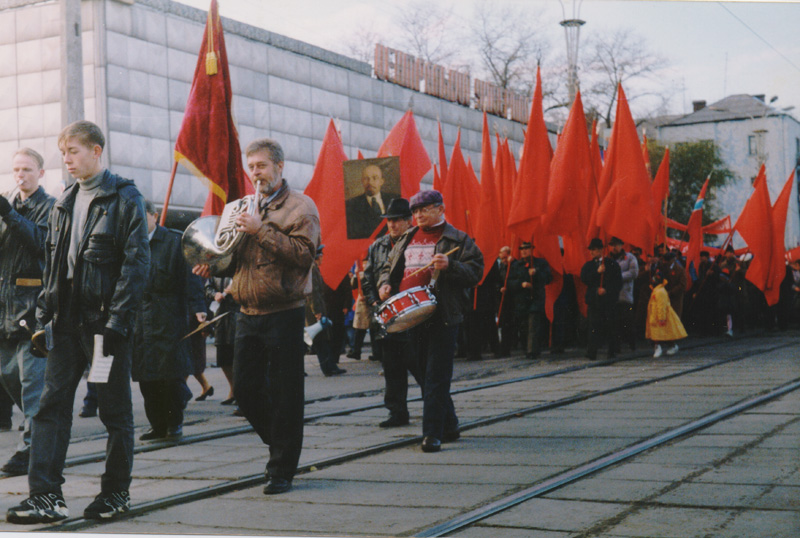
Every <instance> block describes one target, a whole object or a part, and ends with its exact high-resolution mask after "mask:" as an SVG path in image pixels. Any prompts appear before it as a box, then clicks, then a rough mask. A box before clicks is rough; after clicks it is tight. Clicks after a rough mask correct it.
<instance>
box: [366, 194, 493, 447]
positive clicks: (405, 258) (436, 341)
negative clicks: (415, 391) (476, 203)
mask: <svg viewBox="0 0 800 538" xmlns="http://www.w3.org/2000/svg"><path fill="white" fill-rule="evenodd" d="M409 202H410V209H411V213H412V215H413V216H414V219H415V220H416V224H417V225H416V226H415V227H412V228H411V229H409V230H408V231H407V232H406V233H405V235H403V236H402V237H401V238H400V239H399V240H398V241H397V243H396V244H395V246H394V248H392V251H391V252H390V253H389V259H388V260H387V261H386V263H385V264H384V265H383V268H382V270H381V272H380V277H379V279H378V286H379V287H378V290H379V294H380V298H381V300H384V301H385V300H386V299H388V298H389V297H391V296H392V295H394V294H396V293H400V292H403V291H405V290H408V289H411V288H414V287H418V286H430V287H432V288H433V293H434V295H435V296H436V301H437V304H438V306H437V308H436V311H435V312H434V314H433V315H432V316H431V317H430V318H429V319H427V320H426V321H425V322H423V323H422V324H420V325H417V326H416V327H413V328H411V329H409V330H408V336H409V340H410V351H411V355H412V356H417V357H419V360H420V371H421V372H422V373H423V377H424V387H423V394H422V396H423V411H422V434H423V437H424V438H423V440H422V450H423V452H438V451H439V450H441V444H442V442H448V441H455V440H456V439H458V438H459V436H460V434H459V431H458V418H457V417H456V413H455V407H454V406H453V400H452V398H451V397H450V381H451V379H452V377H453V357H454V355H455V348H456V340H457V337H458V326H459V325H460V324H461V321H462V320H463V319H464V312H466V311H467V309H468V308H469V294H468V290H469V288H472V287H474V286H477V285H478V282H480V279H481V276H483V255H482V254H481V251H480V249H478V247H477V246H476V245H475V242H474V241H473V240H472V239H471V238H470V237H469V236H468V235H467V234H466V233H464V232H462V231H460V230H457V229H455V228H454V227H453V226H452V225H450V224H448V223H447V222H446V221H445V207H444V202H443V200H442V195H441V193H439V192H438V191H434V190H429V191H421V192H418V193H417V194H415V195H414V196H412V197H411V200H410V201H409ZM429 264H430V265H429Z"/></svg>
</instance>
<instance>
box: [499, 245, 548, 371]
mask: <svg viewBox="0 0 800 538" xmlns="http://www.w3.org/2000/svg"><path fill="white" fill-rule="evenodd" d="M552 280H553V275H552V273H551V272H550V265H549V264H548V263H547V261H546V260H545V259H544V258H537V257H535V256H534V255H533V245H532V244H531V243H528V242H527V241H526V242H524V243H522V244H521V245H520V246H519V260H516V261H515V262H514V263H513V264H512V265H511V275H510V276H509V278H508V287H509V289H510V290H511V292H512V295H513V297H514V308H515V311H516V319H517V325H518V326H519V328H520V333H521V334H522V335H523V337H522V342H523V343H524V344H525V357H526V358H528V359H531V360H533V359H536V358H537V357H539V353H540V349H541V345H540V340H541V328H542V323H543V322H544V306H545V289H544V287H545V286H546V285H547V284H549V283H550V282H551V281H552Z"/></svg>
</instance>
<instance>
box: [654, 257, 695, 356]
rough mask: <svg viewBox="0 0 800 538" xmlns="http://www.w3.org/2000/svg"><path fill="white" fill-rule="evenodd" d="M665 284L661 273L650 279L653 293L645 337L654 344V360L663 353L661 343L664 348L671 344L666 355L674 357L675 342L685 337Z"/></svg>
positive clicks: (676, 346)
mask: <svg viewBox="0 0 800 538" xmlns="http://www.w3.org/2000/svg"><path fill="white" fill-rule="evenodd" d="M666 283H667V281H666V280H665V279H664V276H663V275H662V274H661V272H660V271H658V272H656V274H655V275H654V276H653V279H652V285H653V286H654V287H653V293H652V294H650V302H649V303H647V325H646V327H645V336H646V337H647V338H648V339H649V340H652V341H653V343H655V350H654V353H653V357H655V358H658V357H660V356H661V354H662V353H663V350H662V349H661V344H662V343H663V344H664V345H665V346H666V345H667V344H669V343H670V342H671V343H672V345H671V346H670V347H669V348H668V349H667V355H674V354H675V353H677V352H678V344H676V343H675V341H676V340H680V339H681V338H686V336H687V335H686V329H684V327H683V323H681V318H679V317H678V314H677V313H676V312H675V310H673V309H672V305H670V302H669V295H668V294H667V290H666V289H664V285H665V284H666Z"/></svg>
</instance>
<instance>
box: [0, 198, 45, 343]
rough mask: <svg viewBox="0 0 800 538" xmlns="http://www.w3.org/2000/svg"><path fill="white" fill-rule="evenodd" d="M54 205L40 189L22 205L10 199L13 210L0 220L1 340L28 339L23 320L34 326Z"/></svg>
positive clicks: (15, 199) (16, 200)
mask: <svg viewBox="0 0 800 538" xmlns="http://www.w3.org/2000/svg"><path fill="white" fill-rule="evenodd" d="M55 201H56V199H55V198H53V197H52V196H50V195H49V194H47V193H46V192H45V191H44V189H43V188H42V187H39V190H37V191H36V192H34V193H33V195H32V196H30V197H29V198H28V199H27V200H25V201H24V202H22V201H20V199H19V197H15V198H14V199H10V200H9V202H11V206H12V210H11V212H10V213H9V214H8V215H6V216H5V217H3V218H2V219H0V338H8V339H14V340H18V339H25V338H30V333H29V332H28V331H27V330H26V329H24V328H22V327H21V326H20V324H19V322H20V321H21V320H23V319H24V320H25V322H26V323H27V324H28V327H30V328H31V329H33V328H34V327H35V325H36V321H35V313H36V298H37V297H38V296H39V292H40V291H41V289H42V270H43V269H44V246H45V239H46V238H47V218H48V216H49V215H50V209H52V207H53V203H54V202H55Z"/></svg>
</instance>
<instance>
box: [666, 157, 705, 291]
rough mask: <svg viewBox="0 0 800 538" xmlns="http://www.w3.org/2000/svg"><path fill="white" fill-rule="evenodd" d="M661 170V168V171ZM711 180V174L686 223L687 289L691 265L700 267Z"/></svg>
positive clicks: (690, 281)
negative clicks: (708, 189) (707, 196)
mask: <svg viewBox="0 0 800 538" xmlns="http://www.w3.org/2000/svg"><path fill="white" fill-rule="evenodd" d="M660 171H661V170H660V169H659V172H660ZM710 180H711V175H709V176H708V177H707V178H706V181H705V183H703V188H702V189H700V194H699V195H698V196H697V201H696V202H695V203H694V208H693V209H692V214H691V215H690V216H689V223H688V224H687V225H686V231H687V232H689V248H688V250H687V252H686V286H687V289H688V288H691V284H692V279H691V278H690V275H689V265H690V264H691V263H692V262H694V267H695V269H697V268H699V267H700V249H701V248H702V247H703V205H704V204H705V201H706V189H707V188H708V182H709V181H710Z"/></svg>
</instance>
